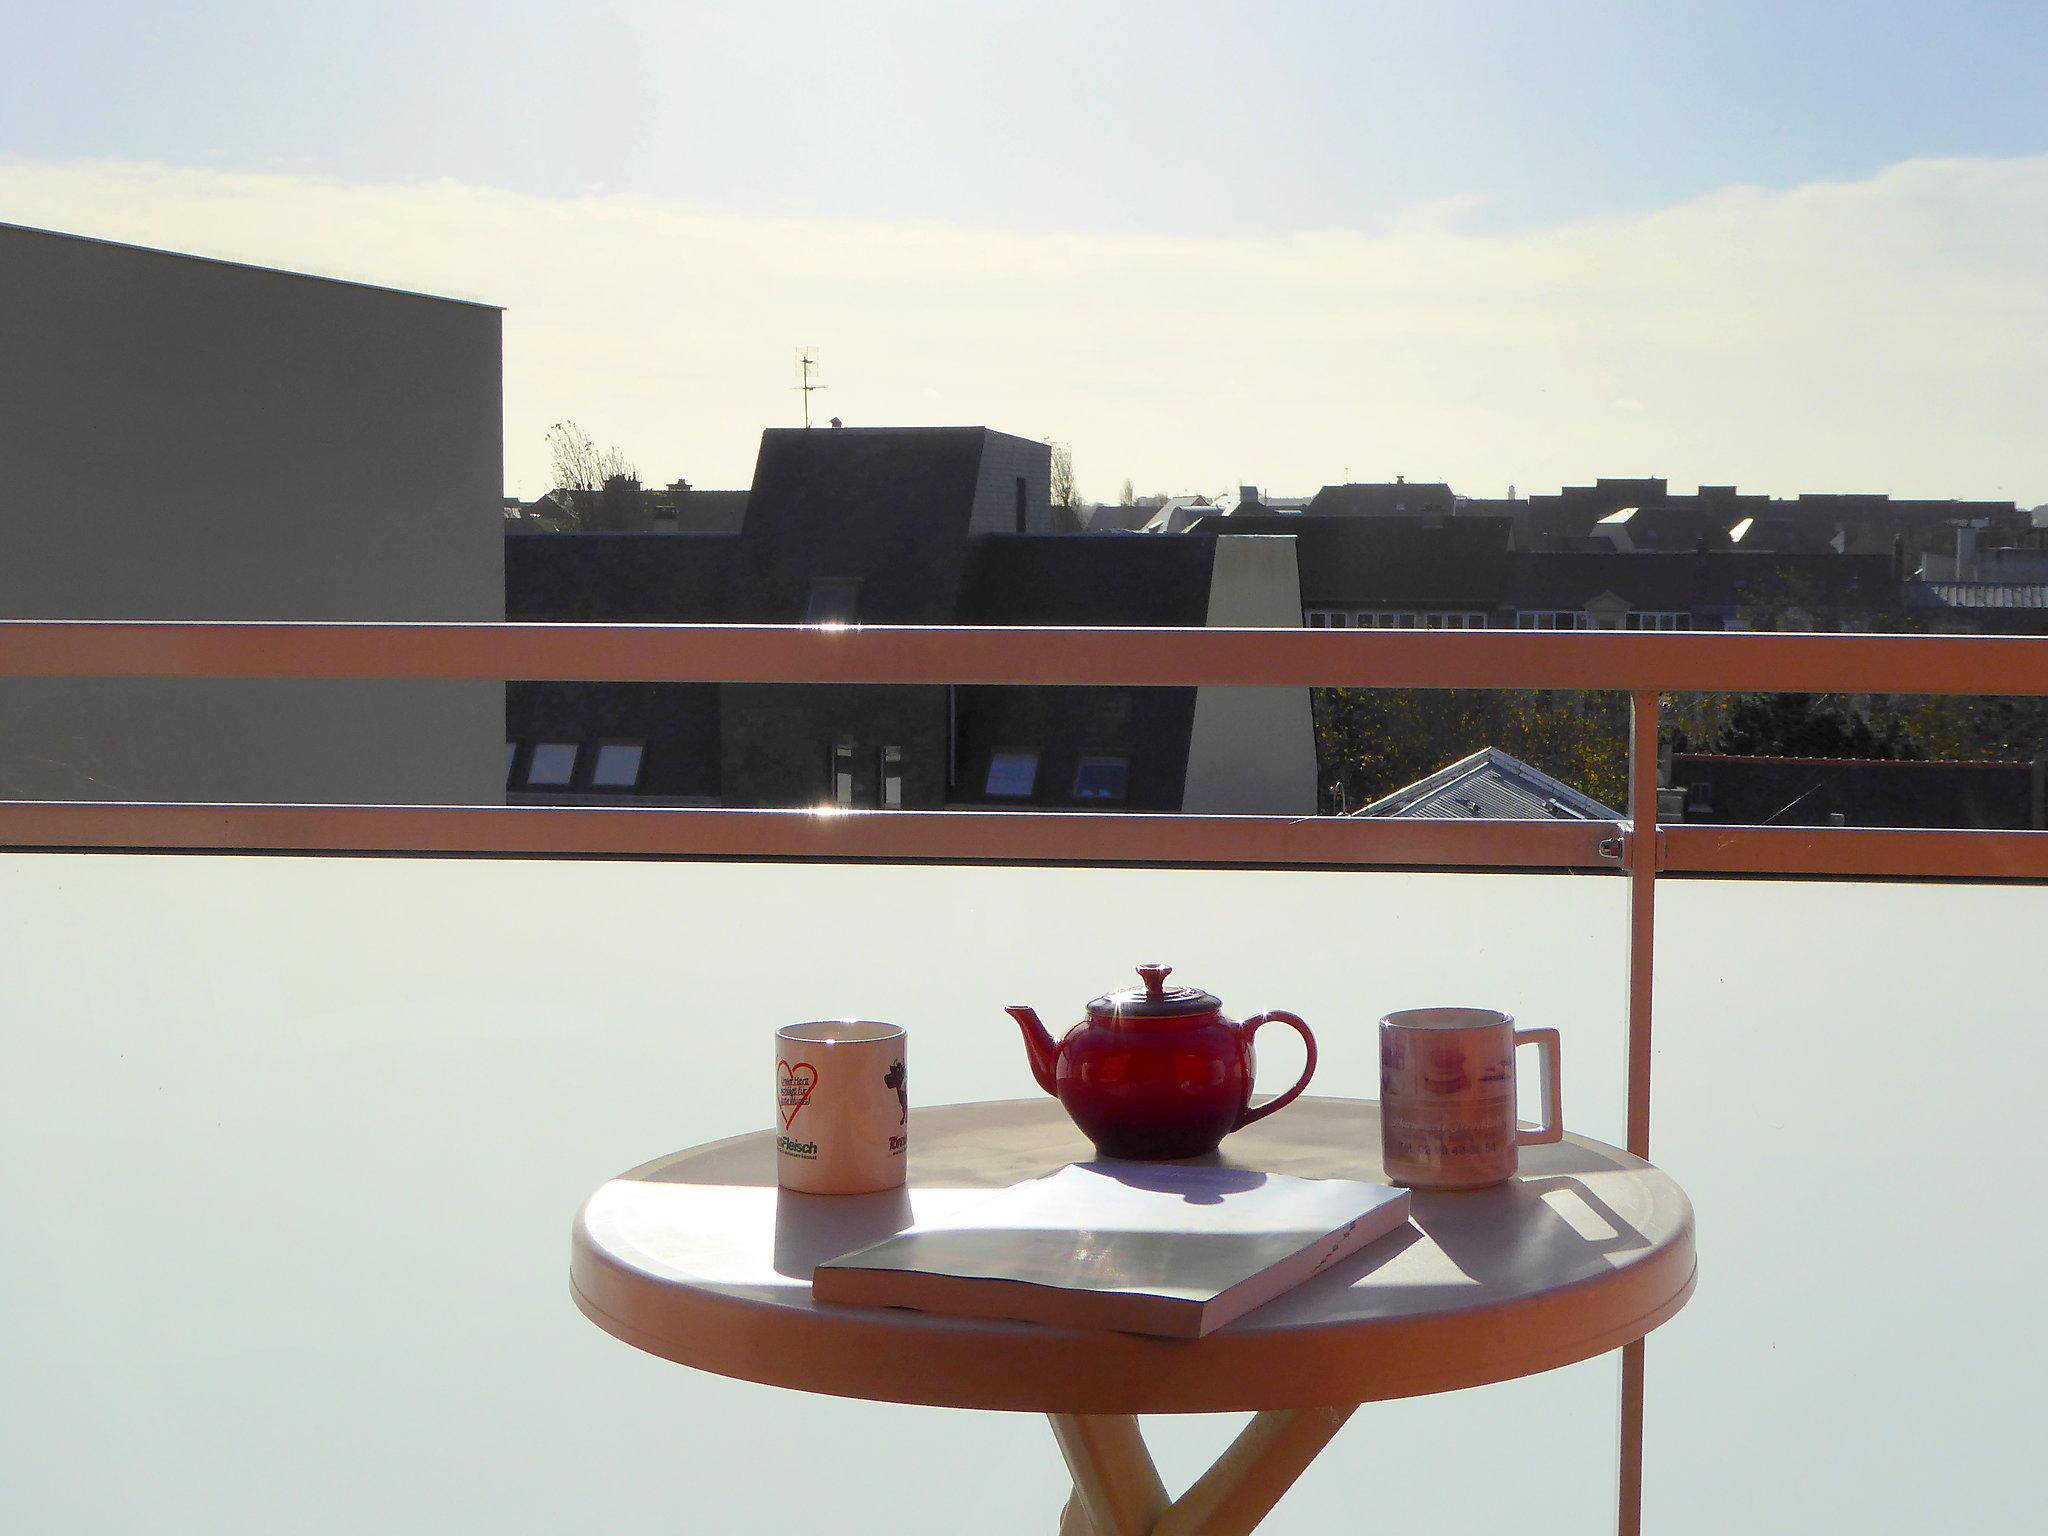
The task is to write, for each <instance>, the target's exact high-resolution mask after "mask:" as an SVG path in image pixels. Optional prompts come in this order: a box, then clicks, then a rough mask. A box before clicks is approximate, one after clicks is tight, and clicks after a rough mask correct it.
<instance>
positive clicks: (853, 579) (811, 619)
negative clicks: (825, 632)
mask: <svg viewBox="0 0 2048 1536" xmlns="http://www.w3.org/2000/svg"><path fill="white" fill-rule="evenodd" d="M859 611H860V578H859V577H857V576H819V577H816V578H814V579H813V580H812V582H811V597H810V601H809V602H808V603H806V604H805V605H804V622H805V623H806V624H851V623H854V622H855V617H856V615H857V614H858V613H859Z"/></svg>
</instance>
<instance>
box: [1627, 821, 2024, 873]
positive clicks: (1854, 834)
mask: <svg viewBox="0 0 2048 1536" xmlns="http://www.w3.org/2000/svg"><path fill="white" fill-rule="evenodd" d="M1663 832H1664V873H1665V874H1666V875H1687V874H1693V875H1702V874H1706V875H1749V876H1770V875H1821V876H1825V875H1836V876H1841V877H1843V878H1845V879H1847V878H1864V879H1868V878H1871V877H1877V878H1881V879H1894V880H1899V879H1921V880H1928V879H1932V880H2013V881H2018V880H2048V836H2044V835H2043V834H2042V833H2040V832H2016V831H2015V832H2008V831H1989V830H1987V831H1967V830H1965V831H1958V830H1949V829H1944V828H1935V827H1926V828H1920V827H1912V828H1907V827H1749V826H1717V825H1714V824H1711V823H1705V822H1697V823H1692V824H1673V825H1671V826H1668V827H1666V828H1664V829H1663Z"/></svg>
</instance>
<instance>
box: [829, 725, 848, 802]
mask: <svg viewBox="0 0 2048 1536" xmlns="http://www.w3.org/2000/svg"><path fill="white" fill-rule="evenodd" d="M832 803H833V804H834V805H852V804H853V743H852V742H850V741H842V742H840V743H839V745H838V746H836V747H834V748H833V749H832Z"/></svg>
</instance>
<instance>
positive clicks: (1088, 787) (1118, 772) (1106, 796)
mask: <svg viewBox="0 0 2048 1536" xmlns="http://www.w3.org/2000/svg"><path fill="white" fill-rule="evenodd" d="M1130 780H1131V761H1130V759H1129V758H1127V757H1084V758H1082V759H1081V761H1080V764H1079V765H1078V766H1077V767H1076V768H1075V769H1074V798H1075V799H1076V800H1121V799H1123V797H1124V793H1125V791H1126V790H1127V789H1128V788H1129V787H1130Z"/></svg>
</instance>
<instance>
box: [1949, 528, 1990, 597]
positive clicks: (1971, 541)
mask: <svg viewBox="0 0 2048 1536" xmlns="http://www.w3.org/2000/svg"><path fill="white" fill-rule="evenodd" d="M1984 526H1985V524H1984V522H1983V520H1982V519H1978V518H1969V519H1963V520H1959V521H1958V522H1957V523H1956V525H1955V529H1956V580H1957V581H1975V580H1976V579H1977V534H1978V532H1979V530H1981V529H1982V528H1983V527H1984Z"/></svg>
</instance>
